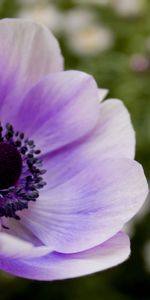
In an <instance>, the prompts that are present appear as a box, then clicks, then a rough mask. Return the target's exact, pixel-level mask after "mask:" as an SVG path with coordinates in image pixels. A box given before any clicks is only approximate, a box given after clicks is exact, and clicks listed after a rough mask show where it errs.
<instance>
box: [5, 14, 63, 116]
mask: <svg viewBox="0 0 150 300" xmlns="http://www.w3.org/2000/svg"><path fill="white" fill-rule="evenodd" d="M0 65H1V71H0V90H1V94H0V106H1V112H0V114H1V119H2V120H3V119H4V121H6V119H7V121H9V117H10V116H11V114H12V113H13V112H14V110H15V111H16V110H17V106H18V105H19V103H20V102H21V100H22V97H23V95H24V92H25V91H26V90H28V89H29V88H30V87H31V86H33V85H34V84H35V83H36V82H38V81H39V80H40V79H41V78H42V77H43V76H45V75H47V74H49V73H51V72H57V71H61V70H62V68H63V59H62V56H61V54H60V49H59V46H58V43H57V41H56V39H55V38H54V36H53V35H52V34H51V33H50V31H49V30H48V29H47V28H45V27H44V26H41V25H39V24H34V23H33V22H30V21H25V20H21V19H2V20H0ZM3 116H5V118H4V117H3Z"/></svg>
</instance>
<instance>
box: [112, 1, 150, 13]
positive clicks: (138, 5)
mask: <svg viewBox="0 0 150 300" xmlns="http://www.w3.org/2000/svg"><path fill="white" fill-rule="evenodd" d="M110 3H111V4H112V5H113V7H114V9H115V10H116V11H117V12H118V13H119V14H120V15H122V16H125V17H126V16H127V17H128V16H136V15H139V14H140V13H141V12H142V11H143V9H144V7H145V0H110Z"/></svg>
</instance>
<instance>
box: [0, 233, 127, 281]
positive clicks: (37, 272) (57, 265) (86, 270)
mask: <svg viewBox="0 0 150 300" xmlns="http://www.w3.org/2000/svg"><path fill="white" fill-rule="evenodd" d="M129 254H130V242H129V239H128V236H127V235H126V234H125V233H123V232H119V233H118V234H116V235H115V236H114V237H112V238H111V239H110V240H108V241H106V242H105V243H103V244H101V245H99V246H97V247H95V248H92V249H89V250H87V251H84V252H80V253H75V254H61V253H57V252H53V253H51V254H49V255H46V256H43V257H40V258H35V259H32V260H29V259H28V260H19V259H17V260H13V259H10V260H3V259H0V268H1V269H2V270H4V271H6V272H9V273H12V274H14V275H16V276H21V277H25V278H30V279H36V280H57V279H66V278H72V277H79V276H83V275H87V274H91V273H95V272H98V271H102V270H104V269H107V268H110V267H112V266H115V265H118V264H120V263H121V262H123V261H124V260H126V259H127V258H128V256H129Z"/></svg>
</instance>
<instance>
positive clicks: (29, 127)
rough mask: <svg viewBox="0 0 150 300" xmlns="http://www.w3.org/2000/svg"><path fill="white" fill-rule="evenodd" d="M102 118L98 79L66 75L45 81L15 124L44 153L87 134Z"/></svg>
mask: <svg viewBox="0 0 150 300" xmlns="http://www.w3.org/2000/svg"><path fill="white" fill-rule="evenodd" d="M33 116H34V117H33ZM98 116H99V102H98V88H97V85H96V82H95V81H94V79H93V78H92V77H91V76H90V75H88V74H86V73H83V72H79V71H66V72H57V73H55V74H52V75H49V76H47V77H45V78H44V79H43V80H42V81H40V82H39V83H38V84H37V85H36V86H35V87H34V88H33V89H31V90H30V92H29V93H28V94H27V96H26V98H25V99H24V102H23V104H22V106H21V108H20V111H19V113H18V116H17V117H16V118H15V120H14V124H15V127H16V128H17V129H19V130H20V131H23V132H25V133H26V134H27V136H29V137H30V138H32V139H34V140H35V142H36V146H37V147H39V148H40V149H41V150H42V153H44V152H48V151H52V150H55V149H57V148H59V147H62V146H63V145H66V144H68V143H71V142H73V141H74V140H76V139H79V138H81V137H82V136H83V135H85V134H87V133H88V132H89V131H90V130H91V129H92V128H93V127H94V126H95V124H96V122H97V120H98ZM81 124H82V126H81Z"/></svg>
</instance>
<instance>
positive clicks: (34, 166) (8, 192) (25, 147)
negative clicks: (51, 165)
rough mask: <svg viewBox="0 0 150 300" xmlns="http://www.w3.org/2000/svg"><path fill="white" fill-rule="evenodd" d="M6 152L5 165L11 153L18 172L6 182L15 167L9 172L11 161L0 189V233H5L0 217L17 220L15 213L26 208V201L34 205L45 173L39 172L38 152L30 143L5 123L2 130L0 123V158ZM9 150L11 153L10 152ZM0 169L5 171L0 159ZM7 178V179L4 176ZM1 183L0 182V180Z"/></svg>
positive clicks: (21, 133) (18, 218)
mask: <svg viewBox="0 0 150 300" xmlns="http://www.w3.org/2000/svg"><path fill="white" fill-rule="evenodd" d="M4 148H5V150H7V151H6V152H7V153H6V154H8V153H9V155H8V157H7V155H5V156H6V161H7V162H8V158H9V156H10V152H11V155H12V153H13V154H14V155H15V157H20V160H21V170H20V169H19V172H20V173H17V176H18V177H17V176H16V178H15V177H13V181H12V180H11V181H10V178H11V176H10V174H11V173H12V174H13V176H14V170H16V169H17V168H16V166H17V165H16V164H15V165H14V166H13V172H12V170H10V169H11V167H12V165H13V160H11V161H10V165H9V168H8V170H7V175H9V176H8V178H7V179H8V180H7V183H6V182H5V185H4V184H3V185H0V222H1V226H2V227H3V228H4V229H8V227H7V226H5V225H4V223H3V222H2V217H6V218H14V219H16V220H20V217H19V216H18V215H17V214H16V213H17V211H21V210H23V209H27V208H28V203H29V201H33V202H34V201H36V200H37V198H38V197H39V191H38V190H40V189H41V188H43V187H44V186H45V185H46V182H45V181H44V180H43V177H42V175H43V174H45V172H46V170H44V169H42V160H41V159H40V158H39V157H38V156H37V155H39V154H40V153H41V150H39V149H36V146H35V143H34V141H33V140H29V139H28V138H26V137H25V135H24V133H23V132H19V131H16V132H15V131H14V128H13V126H12V125H11V124H9V123H7V124H6V126H5V128H4V127H3V126H2V125H1V123H0V158H3V157H2V150H4ZM10 150H11V151H10ZM0 165H3V166H4V168H3V170H4V171H6V168H5V164H4V163H3V160H1V159H0ZM5 177H7V176H5ZM1 178H3V174H2V175H1V173H0V179H1ZM0 181H1V180H0Z"/></svg>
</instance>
